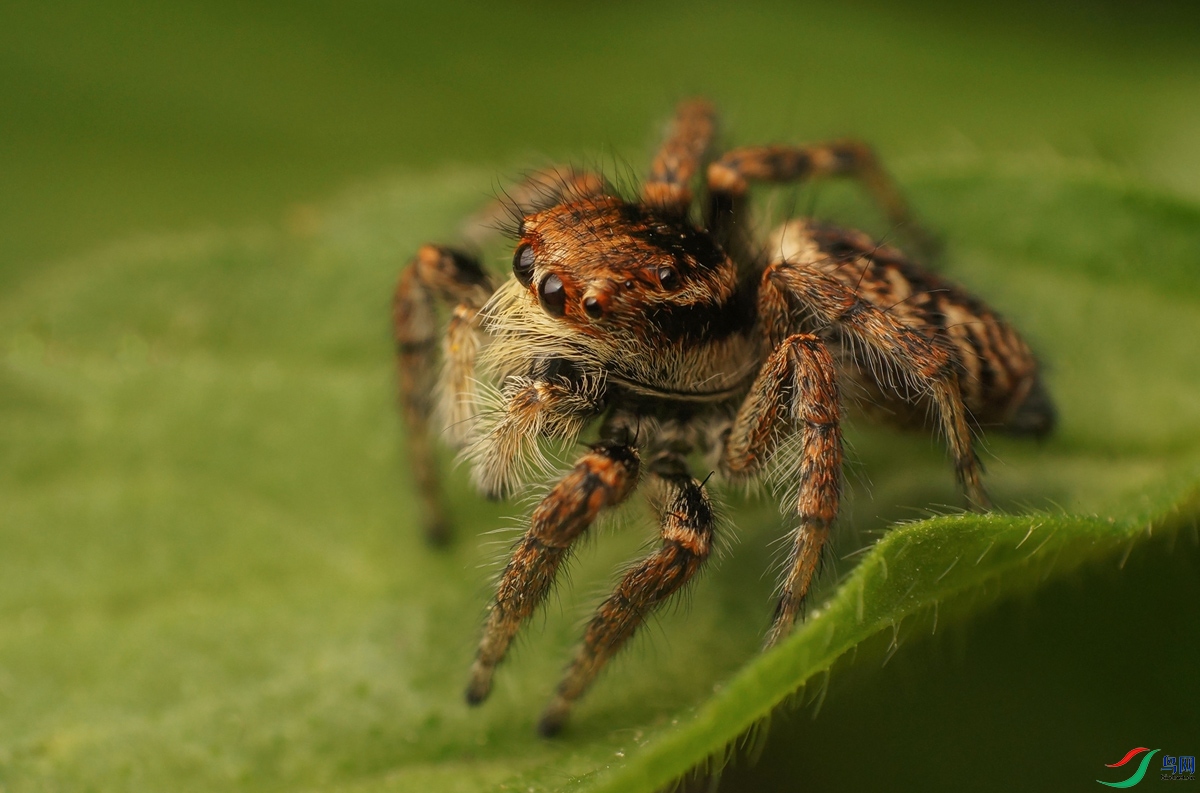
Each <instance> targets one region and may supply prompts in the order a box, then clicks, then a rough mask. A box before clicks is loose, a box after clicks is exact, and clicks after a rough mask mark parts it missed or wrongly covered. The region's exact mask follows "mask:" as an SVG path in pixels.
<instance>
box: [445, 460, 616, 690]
mask: <svg viewBox="0 0 1200 793" xmlns="http://www.w3.org/2000/svg"><path fill="white" fill-rule="evenodd" d="M639 465H640V461H639V458H638V454H637V451H636V450H635V449H634V448H633V447H632V446H626V445H622V444H617V443H612V442H602V443H599V444H596V445H595V446H593V447H592V449H591V451H589V452H588V453H587V454H585V455H584V456H583V457H582V458H580V460H579V461H578V462H577V463H576V464H575V468H574V469H573V470H571V471H570V472H569V473H568V474H567V475H566V476H564V477H563V478H562V479H561V480H560V481H559V482H558V484H557V485H555V486H554V488H553V489H552V490H551V491H550V493H549V494H548V495H547V496H546V497H545V498H544V499H543V500H542V502H541V503H540V504H539V505H538V506H537V508H536V509H535V510H534V511H533V515H532V517H531V518H530V523H529V529H528V531H526V532H525V536H524V537H522V538H521V540H520V542H518V543H517V547H516V549H515V550H514V551H513V555H512V559H511V560H510V561H509V563H508V566H507V567H506V568H505V569H504V573H503V575H502V576H501V578H500V585H499V587H498V588H497V591H496V599H495V601H494V602H493V603H492V607H491V609H490V611H489V612H488V617H487V623H486V625H485V627H484V632H483V638H482V640H480V642H479V650H478V652H477V653H476V656H475V663H474V664H473V665H472V667H471V678H470V682H469V684H468V685H467V702H469V703H470V704H472V705H477V704H479V703H480V702H482V701H483V700H484V699H485V698H486V697H487V695H488V693H489V692H490V691H491V688H492V675H493V673H494V672H495V670H496V666H497V665H498V664H499V663H500V661H501V660H503V658H504V655H505V653H506V652H508V647H509V645H510V644H511V643H512V639H513V637H514V636H515V635H516V633H517V630H518V629H519V628H520V627H521V623H523V622H524V621H525V620H526V619H527V618H528V617H529V616H530V615H531V614H532V613H533V612H534V610H535V609H536V608H537V607H538V606H539V605H540V604H541V602H542V601H543V600H545V599H546V595H547V594H548V593H549V591H550V586H551V584H553V583H554V577H555V574H556V573H557V571H558V567H559V564H560V563H561V562H562V560H563V559H564V558H566V556H567V553H568V551H569V550H570V547H571V544H572V543H573V542H574V541H575V540H576V539H577V538H578V537H579V536H580V535H581V534H582V533H583V532H584V531H585V530H586V529H587V528H588V526H590V525H591V523H592V521H593V520H595V518H596V516H597V515H598V514H599V513H600V510H602V509H604V508H605V507H609V506H613V505H614V504H619V503H620V502H621V501H623V500H624V499H625V498H626V497H627V496H628V495H629V494H630V493H631V492H632V491H633V489H634V488H635V487H636V486H637V475H638V468H639Z"/></svg>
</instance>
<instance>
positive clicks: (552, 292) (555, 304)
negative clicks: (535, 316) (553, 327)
mask: <svg viewBox="0 0 1200 793" xmlns="http://www.w3.org/2000/svg"><path fill="white" fill-rule="evenodd" d="M538 299H539V300H540V301H541V302H542V308H543V309H544V310H545V311H546V313H547V314H553V315H554V316H556V317H561V316H562V315H563V312H564V311H566V308H567V293H566V292H565V291H563V282H562V279H561V278H559V277H558V276H557V275H554V274H553V273H551V274H550V275H548V276H546V277H545V278H543V279H542V282H541V283H540V284H539V285H538Z"/></svg>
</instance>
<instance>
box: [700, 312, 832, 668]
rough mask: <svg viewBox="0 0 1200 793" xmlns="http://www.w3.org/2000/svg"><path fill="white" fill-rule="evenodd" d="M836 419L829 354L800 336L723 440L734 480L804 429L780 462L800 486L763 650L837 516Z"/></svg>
mask: <svg viewBox="0 0 1200 793" xmlns="http://www.w3.org/2000/svg"><path fill="white" fill-rule="evenodd" d="M839 421H840V413H839V407H838V390H837V383H836V382H835V381H834V365H833V359H832V358H831V357H830V355H829V351H828V350H827V349H826V348H825V345H824V344H823V343H822V342H821V340H820V339H818V338H817V337H816V336H811V335H808V334H797V335H794V336H790V337H788V338H787V339H785V340H784V341H783V343H782V344H780V345H779V346H778V347H777V348H776V349H775V352H773V353H772V354H771V356H770V357H769V358H768V359H767V362H766V363H765V364H763V367H762V369H761V370H760V371H759V373H758V377H757V379H756V380H755V382H754V385H753V386H751V389H750V393H749V394H748V395H747V397H746V400H745V402H743V403H742V407H741V408H740V409H739V410H738V414H737V417H736V418H735V419H734V424H733V428H732V429H731V431H730V433H729V437H728V439H727V440H726V443H725V448H724V451H723V454H722V460H721V465H722V469H723V470H724V472H725V473H726V474H727V475H728V476H730V477H731V478H734V479H736V478H743V477H747V476H750V475H752V474H754V473H756V472H757V471H758V470H760V469H761V468H762V466H763V465H765V464H766V463H767V462H768V461H769V460H770V459H771V457H772V456H773V455H774V453H775V452H776V451H777V450H778V447H779V443H780V441H781V440H782V439H783V438H784V436H785V435H788V434H791V433H792V432H794V431H795V430H797V429H799V430H800V433H801V446H800V450H799V455H798V457H796V458H795V459H792V460H785V461H783V463H784V465H785V466H787V468H786V469H785V471H784V474H785V475H786V476H787V478H788V480H789V481H793V482H796V483H797V484H798V487H799V489H798V491H796V493H795V499H796V503H795V509H796V517H797V520H798V525H797V527H796V530H795V540H794V542H793V544H792V551H791V556H790V558H789V559H788V565H787V572H786V573H785V576H784V580H783V583H782V585H781V587H780V598H779V605H778V606H777V608H776V610H775V619H774V622H773V623H772V626H771V630H770V632H769V634H768V635H767V641H766V644H767V646H768V647H770V646H771V645H773V644H775V643H776V642H778V641H779V640H780V639H782V638H783V637H784V636H786V635H787V634H788V632H789V631H790V630H791V628H792V625H793V623H794V622H795V621H796V617H797V616H799V614H800V613H801V610H802V609H803V605H804V597H805V595H806V594H807V592H808V589H809V586H810V585H811V584H812V579H813V576H814V575H815V574H816V571H817V567H818V563H819V562H820V558H821V548H822V547H823V546H824V545H825V541H826V539H827V538H828V537H829V529H830V527H831V526H832V525H833V521H834V520H835V519H836V518H837V512H838V501H839V498H840V495H841V476H842V474H841V470H842V436H841V428H840V426H839Z"/></svg>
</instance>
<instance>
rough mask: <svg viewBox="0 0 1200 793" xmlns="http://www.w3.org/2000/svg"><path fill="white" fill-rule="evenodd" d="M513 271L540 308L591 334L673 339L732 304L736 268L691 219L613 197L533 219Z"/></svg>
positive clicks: (524, 229) (524, 225)
mask: <svg viewBox="0 0 1200 793" xmlns="http://www.w3.org/2000/svg"><path fill="white" fill-rule="evenodd" d="M519 237H520V238H519V240H518V242H517V247H516V251H515V252H514V254H513V274H514V275H515V276H516V279H517V281H519V282H520V284H521V285H522V286H523V287H524V288H525V290H526V291H527V293H528V295H529V299H530V300H531V301H536V303H537V304H538V305H540V307H541V310H542V311H543V312H545V313H546V314H547V315H549V316H550V317H553V318H555V319H556V320H558V321H559V322H562V323H565V324H566V325H568V326H570V327H571V328H572V329H574V330H577V331H579V332H580V333H583V334H586V335H589V336H600V335H612V334H616V335H622V332H625V333H631V334H634V335H636V336H637V337H638V338H642V339H646V338H653V336H654V335H655V334H654V331H656V330H657V331H658V332H659V333H658V334H657V335H666V336H668V337H674V336H676V335H678V334H677V333H676V332H674V330H675V329H674V328H673V326H676V325H679V324H680V322H686V318H685V317H684V315H685V314H688V315H691V314H695V312H696V311H697V310H701V311H703V310H704V309H705V308H707V309H710V310H715V309H720V308H722V307H724V306H725V305H726V304H727V303H728V302H729V301H730V298H731V296H732V295H733V293H734V291H735V289H736V286H737V273H736V269H735V267H734V265H733V264H732V263H731V262H730V260H729V258H728V257H727V256H726V255H725V253H724V251H722V250H721V248H720V246H719V245H717V243H716V242H715V241H714V240H713V238H712V237H711V236H710V235H709V234H708V233H706V232H704V231H701V230H699V229H697V228H695V227H694V226H692V225H690V224H689V223H687V221H686V220H681V219H678V218H672V217H669V216H664V215H662V214H660V213H657V212H655V211H654V210H653V209H651V208H649V207H646V206H644V205H642V204H631V203H626V202H625V201H622V200H621V199H618V198H613V197H609V196H604V197H597V198H586V199H582V200H578V201H573V202H570V203H565V204H559V205H557V206H554V207H551V208H549V209H547V210H545V211H542V212H538V213H536V214H533V215H529V216H527V217H526V218H525V219H524V220H523V221H522V222H521V226H520V230H519Z"/></svg>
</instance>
